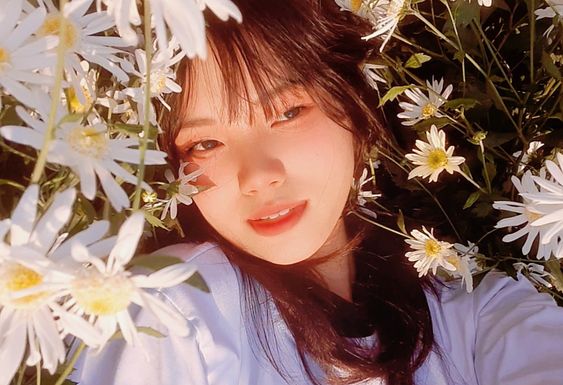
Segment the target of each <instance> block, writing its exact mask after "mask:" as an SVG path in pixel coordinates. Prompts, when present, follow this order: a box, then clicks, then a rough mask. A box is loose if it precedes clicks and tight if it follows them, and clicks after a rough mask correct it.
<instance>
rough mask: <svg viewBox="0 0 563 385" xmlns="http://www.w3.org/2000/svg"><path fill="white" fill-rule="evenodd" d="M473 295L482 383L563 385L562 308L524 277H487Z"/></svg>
mask: <svg viewBox="0 0 563 385" xmlns="http://www.w3.org/2000/svg"><path fill="white" fill-rule="evenodd" d="M489 276H490V277H489ZM475 294H476V298H474V300H475V301H476V302H477V303H476V305H477V306H475V307H474V309H478V313H477V314H476V317H475V325H476V334H475V351H474V354H475V355H474V363H475V375H476V378H477V380H478V384H479V385H492V384H494V385H561V384H563V308H560V307H558V306H557V305H556V303H555V302H554V300H553V298H551V296H549V295H548V294H545V293H538V292H537V290H536V289H535V288H534V287H533V286H532V284H531V283H530V282H529V281H528V280H527V279H526V278H524V277H522V276H519V280H517V281H516V280H514V279H512V278H510V277H507V276H503V275H500V274H497V273H492V274H489V275H488V276H487V277H485V279H484V280H483V282H482V283H481V285H480V286H479V288H478V292H477V293H475Z"/></svg>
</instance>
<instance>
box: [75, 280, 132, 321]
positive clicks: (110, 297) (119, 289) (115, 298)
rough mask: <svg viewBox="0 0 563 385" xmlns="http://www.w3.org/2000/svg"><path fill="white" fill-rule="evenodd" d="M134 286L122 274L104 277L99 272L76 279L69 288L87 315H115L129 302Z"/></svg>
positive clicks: (125, 307)
mask: <svg viewBox="0 0 563 385" xmlns="http://www.w3.org/2000/svg"><path fill="white" fill-rule="evenodd" d="M133 293H134V286H133V284H132V283H131V281H130V280H129V279H128V278H127V277H125V276H122V275H114V276H111V277H104V276H102V275H101V274H97V273H96V274H91V275H90V276H87V277H83V278H80V279H77V280H76V282H75V283H74V284H73V286H72V289H71V294H72V296H73V298H74V299H75V300H76V303H77V304H78V305H79V306H80V307H82V309H84V312H85V313H86V314H88V315H95V316H107V315H115V314H117V313H119V312H120V311H123V310H125V309H127V307H128V306H129V304H130V303H131V297H132V296H133Z"/></svg>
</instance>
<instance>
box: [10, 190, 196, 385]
mask: <svg viewBox="0 0 563 385" xmlns="http://www.w3.org/2000/svg"><path fill="white" fill-rule="evenodd" d="M38 195H39V187H38V186H37V185H31V186H30V187H28V188H27V190H26V191H25V192H24V194H23V196H22V198H21V199H20V201H19V203H18V205H17V206H16V208H15V210H14V212H13V214H12V217H11V218H10V219H4V220H2V221H0V330H3V331H4V332H3V333H2V335H1V336H0V358H1V360H0V385H6V384H9V383H10V381H11V379H12V377H13V376H14V374H15V372H16V370H17V369H18V367H19V366H20V364H21V363H22V360H23V362H25V364H26V365H29V366H32V365H41V367H43V368H45V369H47V370H48V371H49V372H50V373H51V374H52V373H54V371H55V369H56V368H57V366H58V364H60V363H62V362H63V361H64V360H65V355H66V349H65V346H64V344H63V339H64V338H65V337H66V336H67V335H72V336H75V337H78V338H79V339H80V340H81V341H83V342H84V343H85V344H86V345H89V346H91V347H94V348H98V349H101V348H102V347H103V346H104V345H105V344H106V342H107V341H108V340H109V339H110V338H111V337H112V336H113V335H114V334H115V332H116V331H118V330H119V331H121V333H122V335H123V337H124V338H125V340H126V341H127V342H128V343H131V344H137V343H138V342H139V340H138V337H137V329H136V327H135V325H134V324H133V321H132V319H131V317H130V315H129V310H128V309H129V305H131V304H137V305H139V306H142V307H146V308H147V309H148V310H149V311H151V312H152V313H154V315H155V316H156V317H157V318H158V319H159V320H160V321H162V322H163V323H164V324H165V325H166V326H167V327H168V329H169V330H170V331H171V332H173V333H176V334H179V335H185V334H187V332H188V325H187V323H186V320H185V319H184V318H183V317H182V316H181V315H180V314H178V313H177V312H176V311H175V310H174V309H173V308H172V307H171V306H169V305H167V304H166V303H164V302H163V301H162V300H160V299H159V298H157V297H156V296H155V295H153V294H152V293H150V292H149V291H147V290H145V289H152V288H166V287H170V286H174V285H177V284H179V283H181V282H183V281H185V280H186V279H187V278H189V277H190V276H191V275H192V274H193V272H194V271H193V267H191V266H190V265H188V264H186V263H179V264H175V265H170V266H168V267H166V268H163V269H161V270H159V271H157V272H154V273H152V274H149V275H144V274H133V273H132V272H131V271H128V270H126V265H127V264H128V263H129V262H130V260H131V258H132V257H133V254H134V253H135V250H136V248H137V243H138V241H139V238H140V237H141V235H142V233H143V226H144V222H145V221H144V216H143V214H142V213H141V212H137V213H135V214H133V215H131V216H130V217H129V218H128V219H127V220H126V221H125V222H124V223H123V225H122V226H121V228H120V230H119V233H118V234H117V236H114V237H105V234H106V233H107V231H108V229H109V223H108V222H107V221H98V222H94V223H92V225H90V226H89V227H88V228H86V229H84V230H82V231H80V232H78V233H76V234H74V235H73V236H70V237H67V238H66V239H65V237H66V236H67V233H63V234H61V230H62V229H63V228H64V227H65V226H66V225H67V222H68V221H69V219H70V217H71V214H72V209H73V204H74V201H75V198H76V191H75V190H74V189H68V190H65V191H63V192H59V193H57V194H56V195H55V197H54V199H53V202H52V204H51V205H50V206H49V207H48V208H47V210H46V211H45V212H44V213H43V215H38V213H37V211H38V204H39V198H38ZM106 256H107V257H106Z"/></svg>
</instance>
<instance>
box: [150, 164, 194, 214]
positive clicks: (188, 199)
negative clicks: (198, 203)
mask: <svg viewBox="0 0 563 385" xmlns="http://www.w3.org/2000/svg"><path fill="white" fill-rule="evenodd" d="M187 165H188V163H187V162H181V163H180V167H179V168H178V175H179V176H178V179H176V178H175V177H174V174H173V173H172V171H171V170H166V171H165V172H164V176H165V178H166V180H167V181H168V183H169V185H168V188H167V190H168V194H169V196H170V198H169V199H168V200H167V201H166V204H165V205H164V208H163V209H162V214H161V216H160V219H164V218H166V214H168V211H169V210H170V218H172V219H175V218H176V215H178V202H180V203H183V204H185V205H190V204H192V196H193V195H194V194H197V192H198V188H197V187H196V186H194V185H192V184H190V182H194V181H196V180H197V177H198V176H200V175H201V174H202V173H203V169H198V170H196V171H194V172H191V173H189V174H187V175H186V174H185V169H186V167H187Z"/></svg>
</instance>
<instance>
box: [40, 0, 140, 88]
mask: <svg viewBox="0 0 563 385" xmlns="http://www.w3.org/2000/svg"><path fill="white" fill-rule="evenodd" d="M42 1H44V2H45V4H46V5H47V8H48V9H49V14H48V15H47V17H46V19H45V22H44V23H43V25H42V27H41V28H40V29H39V31H38V33H39V34H40V35H43V36H49V35H59V36H61V38H60V41H61V42H62V44H63V45H64V48H65V51H66V54H65V61H64V63H65V70H66V72H67V74H68V75H69V77H70V78H71V79H76V78H78V79H80V78H84V77H85V76H86V74H85V73H84V70H83V69H82V65H81V64H80V57H82V58H84V59H85V60H87V61H88V62H90V63H95V64H98V65H99V66H101V67H103V68H104V69H106V70H107V71H109V72H111V73H112V74H113V75H114V76H115V77H116V78H117V80H119V81H120V82H125V81H127V80H128V79H129V78H128V76H127V74H126V73H125V72H124V71H123V70H122V69H121V68H120V67H119V65H117V64H116V63H119V62H121V61H122V59H120V58H119V57H118V56H117V55H116V54H118V53H120V52H121V51H120V50H118V49H116V48H114V47H126V46H127V45H128V44H127V43H126V42H125V41H123V39H121V38H120V37H115V36H104V35H100V33H102V32H104V31H106V30H108V29H110V28H113V27H114V23H113V20H112V19H111V17H109V15H108V14H107V13H106V12H103V11H100V12H95V13H87V12H88V9H89V8H90V6H91V5H92V2H93V0H72V1H69V2H68V3H66V4H65V6H64V9H63V12H62V14H61V13H60V12H59V10H58V8H57V7H56V6H55V5H54V4H53V3H52V1H51V0H42ZM63 24H64V25H65V28H64V32H63V33H60V31H61V27H62V25H63Z"/></svg>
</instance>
